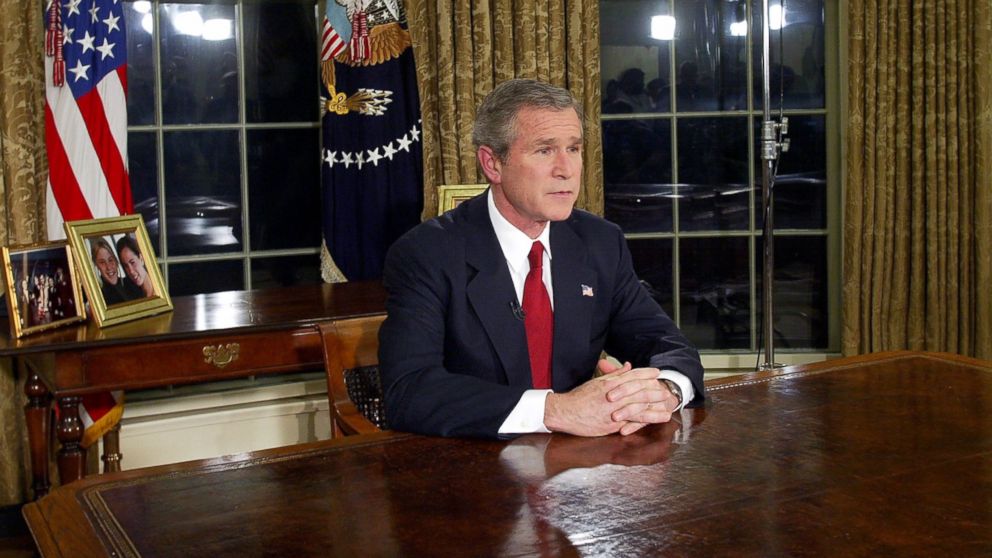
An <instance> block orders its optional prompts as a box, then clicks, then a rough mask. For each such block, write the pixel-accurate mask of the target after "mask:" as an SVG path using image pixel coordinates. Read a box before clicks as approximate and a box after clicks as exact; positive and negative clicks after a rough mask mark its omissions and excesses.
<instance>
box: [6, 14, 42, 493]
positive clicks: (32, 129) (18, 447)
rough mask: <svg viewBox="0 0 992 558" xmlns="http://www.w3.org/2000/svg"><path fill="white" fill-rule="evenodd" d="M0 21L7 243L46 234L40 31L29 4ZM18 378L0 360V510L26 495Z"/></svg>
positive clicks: (21, 395) (9, 364)
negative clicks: (0, 507)
mask: <svg viewBox="0 0 992 558" xmlns="http://www.w3.org/2000/svg"><path fill="white" fill-rule="evenodd" d="M0 20H2V21H3V25H0V199H2V203H0V244H2V245H4V246H9V245H13V244H30V243H34V242H42V241H44V239H45V236H46V231H45V181H46V180H47V176H48V163H47V160H46V159H45V136H44V130H45V120H44V115H45V105H44V98H45V97H44V91H45V80H44V74H43V72H44V65H43V58H42V50H41V49H42V46H43V45H44V29H43V27H42V18H41V6H40V5H39V4H38V3H36V2H23V1H22V0H0ZM0 282H2V279H0ZM3 319H6V318H3ZM24 379H25V378H24V376H23V375H21V376H18V375H17V374H16V370H14V363H13V362H12V361H11V359H0V448H2V449H0V506H7V505H13V504H18V503H21V502H24V501H25V500H26V499H27V496H28V486H29V481H28V473H27V465H26V457H25V456H26V453H27V452H26V451H25V448H26V447H27V440H26V430H25V427H24V414H23V407H24V403H25V397H24Z"/></svg>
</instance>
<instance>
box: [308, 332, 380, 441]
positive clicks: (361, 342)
mask: <svg viewBox="0 0 992 558" xmlns="http://www.w3.org/2000/svg"><path fill="white" fill-rule="evenodd" d="M385 319H386V316H385V315H380V316H368V317H362V318H349V319H346V320H334V321H330V322H324V323H321V324H319V325H318V328H319V329H320V337H321V339H322V341H323V345H324V368H325V369H326V372H327V397H328V400H329V403H330V411H331V437H332V438H338V437H341V436H350V435H352V434H369V433H372V432H378V431H380V430H386V429H387V428H388V424H387V422H386V415H385V411H384V407H383V398H382V384H381V382H380V381H379V354H378V353H379V327H380V326H381V325H382V322H383V320H385Z"/></svg>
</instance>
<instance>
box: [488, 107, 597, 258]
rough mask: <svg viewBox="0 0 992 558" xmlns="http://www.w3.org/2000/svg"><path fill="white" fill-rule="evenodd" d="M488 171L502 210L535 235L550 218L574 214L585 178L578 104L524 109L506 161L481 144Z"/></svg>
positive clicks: (530, 233) (518, 115) (508, 219)
mask: <svg viewBox="0 0 992 558" xmlns="http://www.w3.org/2000/svg"><path fill="white" fill-rule="evenodd" d="M479 151H480V153H479V158H480V162H481V163H482V167H483V171H484V172H485V174H486V177H487V178H488V179H489V183H490V184H492V186H493V201H494V202H495V203H496V207H497V209H499V212H500V213H501V214H502V215H503V217H505V218H506V220H507V221H509V222H510V223H511V224H512V225H513V226H515V227H517V228H518V229H520V230H521V231H523V232H524V233H525V234H527V235H528V236H530V237H531V238H536V237H537V236H538V235H539V234H540V233H541V231H542V230H544V226H545V223H547V222H548V221H562V220H564V219H567V218H568V216H569V215H571V213H572V207H573V206H574V205H575V200H576V199H577V198H578V195H579V187H580V186H581V178H582V124H581V123H580V122H579V117H578V115H577V114H576V113H575V110H573V109H566V110H551V109H543V108H523V109H521V110H520V111H519V112H518V113H517V118H516V138H515V139H514V140H513V143H512V144H511V145H510V150H509V154H508V155H507V157H506V160H505V161H500V160H499V159H497V158H496V157H495V155H493V154H492V151H491V150H489V148H488V147H486V146H483V147H482V148H480V150H479Z"/></svg>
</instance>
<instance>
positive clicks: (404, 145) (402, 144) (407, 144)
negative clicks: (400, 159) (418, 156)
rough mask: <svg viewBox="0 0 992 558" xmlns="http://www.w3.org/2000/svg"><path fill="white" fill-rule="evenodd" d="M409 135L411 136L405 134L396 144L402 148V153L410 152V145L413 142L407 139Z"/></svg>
mask: <svg viewBox="0 0 992 558" xmlns="http://www.w3.org/2000/svg"><path fill="white" fill-rule="evenodd" d="M407 135H409V134H403V137H401V138H400V139H398V140H396V143H398V144H399V146H400V151H410V144H411V143H412V142H411V141H410V140H408V139H406V137H407Z"/></svg>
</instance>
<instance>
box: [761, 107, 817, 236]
mask: <svg viewBox="0 0 992 558" xmlns="http://www.w3.org/2000/svg"><path fill="white" fill-rule="evenodd" d="M754 125H755V132H756V135H755V138H758V137H759V136H758V135H757V131H758V130H759V129H760V127H761V120H760V119H755V121H754ZM826 137H827V134H826V129H825V118H824V117H823V116H821V115H813V116H800V115H793V116H790V117H789V134H788V138H789V142H790V145H789V150H788V151H786V152H785V153H782V155H781V157H780V158H779V163H778V171H777V173H776V178H775V183H774V190H773V196H772V199H774V200H775V220H774V224H775V229H776V230H780V229H822V228H825V227H826V226H827V146H826ZM756 141H757V140H756ZM756 145H757V144H756ZM755 180H756V186H755V204H757V207H758V208H762V207H763V206H762V205H761V204H762V197H761V182H760V180H761V175H757V176H756V177H755ZM755 221H756V226H757V227H758V228H761V227H763V226H764V222H765V219H764V213H763V212H762V211H758V212H757V214H756V215H755Z"/></svg>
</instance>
